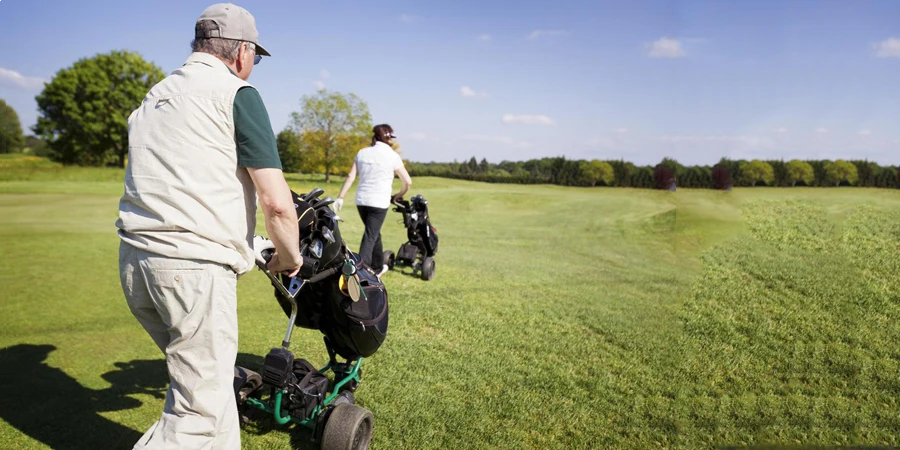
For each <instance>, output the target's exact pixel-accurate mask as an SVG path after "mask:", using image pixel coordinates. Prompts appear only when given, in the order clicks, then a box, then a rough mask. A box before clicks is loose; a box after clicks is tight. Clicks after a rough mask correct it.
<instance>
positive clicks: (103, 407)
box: [0, 344, 165, 449]
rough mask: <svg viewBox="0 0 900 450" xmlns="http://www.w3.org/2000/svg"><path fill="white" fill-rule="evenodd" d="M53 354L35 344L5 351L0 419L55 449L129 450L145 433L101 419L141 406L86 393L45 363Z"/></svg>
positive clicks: (114, 394) (114, 395)
mask: <svg viewBox="0 0 900 450" xmlns="http://www.w3.org/2000/svg"><path fill="white" fill-rule="evenodd" d="M54 350H56V347H54V346H52V345H32V344H21V345H15V346H12V347H7V348H4V349H0V398H3V401H2V402H0V419H3V420H4V421H5V422H6V423H8V424H10V425H12V426H13V427H15V428H16V429H18V430H19V431H21V432H22V433H24V434H26V435H28V436H30V437H31V438H32V439H35V440H37V441H40V442H41V443H43V444H44V445H47V446H49V447H50V448H54V449H98V448H106V449H119V448H121V449H130V448H131V447H132V446H133V445H134V443H135V442H137V440H138V439H140V437H141V435H142V434H143V433H142V432H139V431H137V430H133V429H131V428H128V427H126V426H123V425H121V424H118V423H116V422H113V421H111V420H109V419H107V418H105V417H103V416H101V415H100V414H99V413H100V412H106V411H120V410H124V409H131V408H136V407H138V406H140V405H141V402H140V401H138V400H135V399H133V398H129V397H126V395H127V394H128V392H124V391H122V390H119V389H117V387H116V386H113V387H110V388H108V389H103V390H93V389H88V388H85V387H84V386H82V385H81V384H79V383H78V381H76V380H75V379H74V378H72V377H70V376H69V375H67V374H66V373H65V372H63V371H62V370H60V369H57V368H54V367H50V366H48V365H47V364H45V363H44V360H46V359H47V356H48V355H49V354H50V352H52V351H54ZM163 374H165V365H164V364H163ZM129 384H132V383H129ZM148 425H149V424H148Z"/></svg>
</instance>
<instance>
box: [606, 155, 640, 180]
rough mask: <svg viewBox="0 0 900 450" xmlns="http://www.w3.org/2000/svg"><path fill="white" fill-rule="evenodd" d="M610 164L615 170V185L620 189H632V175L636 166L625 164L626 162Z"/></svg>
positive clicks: (619, 161) (612, 162)
mask: <svg viewBox="0 0 900 450" xmlns="http://www.w3.org/2000/svg"><path fill="white" fill-rule="evenodd" d="M609 164H610V165H611V166H612V168H613V173H614V174H615V175H614V181H613V182H614V183H615V184H616V186H619V187H630V186H631V185H632V180H631V177H632V174H633V173H634V172H635V170H636V168H635V166H634V164H632V163H630V162H625V161H624V160H621V159H620V160H618V161H610V162H609Z"/></svg>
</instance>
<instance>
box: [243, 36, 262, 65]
mask: <svg viewBox="0 0 900 450" xmlns="http://www.w3.org/2000/svg"><path fill="white" fill-rule="evenodd" d="M244 42H246V43H247V48H249V49H250V50H253V65H254V66H255V65H257V64H259V62H260V61H262V56H259V55H257V54H256V44H254V43H252V42H250V41H244Z"/></svg>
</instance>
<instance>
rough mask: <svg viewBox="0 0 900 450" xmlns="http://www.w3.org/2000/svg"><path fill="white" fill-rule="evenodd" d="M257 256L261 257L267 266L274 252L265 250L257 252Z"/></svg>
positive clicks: (268, 249) (269, 249)
mask: <svg viewBox="0 0 900 450" xmlns="http://www.w3.org/2000/svg"><path fill="white" fill-rule="evenodd" d="M259 254H260V255H261V256H262V257H263V259H264V260H266V264H267V265H268V264H269V261H271V260H272V256H273V255H275V250H273V249H271V248H267V249H265V250H263V251H261V252H259Z"/></svg>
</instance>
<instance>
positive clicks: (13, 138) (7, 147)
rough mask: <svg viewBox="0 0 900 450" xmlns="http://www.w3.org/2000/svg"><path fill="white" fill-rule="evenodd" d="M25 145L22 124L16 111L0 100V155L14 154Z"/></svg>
mask: <svg viewBox="0 0 900 450" xmlns="http://www.w3.org/2000/svg"><path fill="white" fill-rule="evenodd" d="M24 145H25V137H24V136H23V135H22V124H21V122H19V115H18V114H16V110H15V109H13V108H12V106H9V105H7V104H6V101H5V100H3V99H0V153H16V152H19V151H21V150H22V147H23V146H24Z"/></svg>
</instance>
